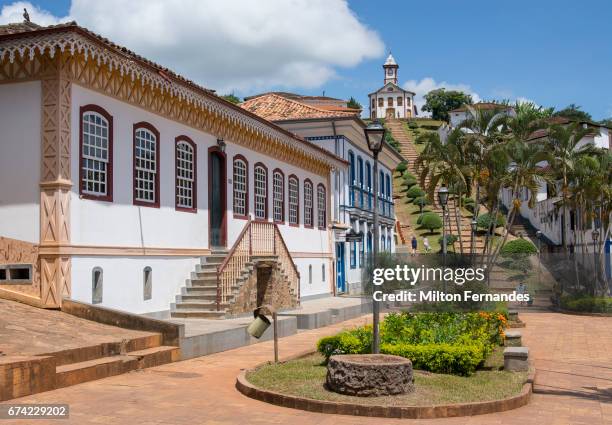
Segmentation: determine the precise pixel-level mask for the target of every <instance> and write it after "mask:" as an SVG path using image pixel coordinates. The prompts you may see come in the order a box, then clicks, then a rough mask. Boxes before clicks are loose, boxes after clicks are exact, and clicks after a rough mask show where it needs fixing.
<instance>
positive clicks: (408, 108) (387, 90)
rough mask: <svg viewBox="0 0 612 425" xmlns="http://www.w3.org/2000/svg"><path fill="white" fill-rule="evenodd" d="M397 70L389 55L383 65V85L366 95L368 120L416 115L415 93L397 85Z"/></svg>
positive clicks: (395, 63) (397, 66)
mask: <svg viewBox="0 0 612 425" xmlns="http://www.w3.org/2000/svg"><path fill="white" fill-rule="evenodd" d="M398 69H399V65H398V64H397V62H395V58H394V57H393V56H392V55H391V54H389V57H387V60H386V61H385V63H384V64H383V70H384V85H383V86H382V87H381V88H379V89H378V90H376V91H375V92H373V93H370V94H369V95H368V97H369V107H370V119H377V118H384V119H393V118H411V117H413V116H416V115H417V114H416V108H415V106H414V96H415V93H413V92H411V91H408V90H404V89H403V88H401V87H400V86H399V85H398V79H397V71H398Z"/></svg>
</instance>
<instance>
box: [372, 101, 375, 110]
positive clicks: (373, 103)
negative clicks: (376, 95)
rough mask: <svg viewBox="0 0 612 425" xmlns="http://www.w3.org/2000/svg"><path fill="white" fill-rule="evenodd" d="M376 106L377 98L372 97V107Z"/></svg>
mask: <svg viewBox="0 0 612 425" xmlns="http://www.w3.org/2000/svg"><path fill="white" fill-rule="evenodd" d="M373 108H376V99H372V109H373Z"/></svg>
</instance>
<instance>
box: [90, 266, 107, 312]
mask: <svg viewBox="0 0 612 425" xmlns="http://www.w3.org/2000/svg"><path fill="white" fill-rule="evenodd" d="M103 293H104V272H103V271H102V268H101V267H94V268H93V270H92V271H91V303H92V304H100V303H101V302H102V295H103Z"/></svg>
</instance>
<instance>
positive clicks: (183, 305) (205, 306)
mask: <svg viewBox="0 0 612 425" xmlns="http://www.w3.org/2000/svg"><path fill="white" fill-rule="evenodd" d="M220 307H221V308H226V307H229V303H221V304H220ZM179 310H181V311H182V310H206V311H209V310H215V311H216V310H217V302H216V301H188V302H180V303H176V310H174V311H179Z"/></svg>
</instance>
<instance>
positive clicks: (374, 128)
mask: <svg viewBox="0 0 612 425" xmlns="http://www.w3.org/2000/svg"><path fill="white" fill-rule="evenodd" d="M363 131H364V133H365V137H366V140H367V142H368V148H369V149H370V151H371V152H372V155H373V156H374V237H373V239H374V240H373V243H372V256H373V259H372V267H373V268H376V266H377V264H378V259H377V257H378V244H379V243H380V236H379V229H378V193H377V192H378V154H379V153H380V151H381V150H382V146H383V140H385V127H383V126H382V124H380V123H379V122H378V121H374V122H372V123H370V124H369V125H368V126H367V127H366V128H365V129H364V130H363ZM379 316H380V302H379V301H376V300H373V301H372V353H374V354H378V353H380V332H379V328H380V324H379V319H380V317H379Z"/></svg>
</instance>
